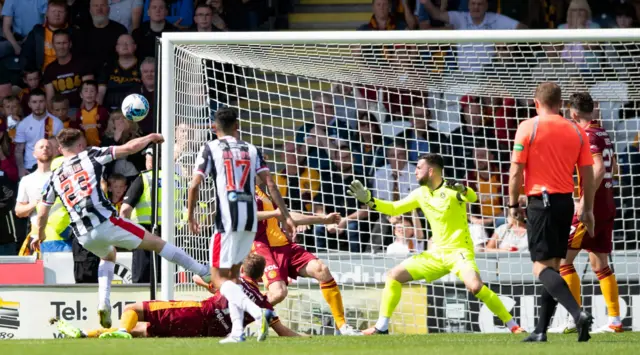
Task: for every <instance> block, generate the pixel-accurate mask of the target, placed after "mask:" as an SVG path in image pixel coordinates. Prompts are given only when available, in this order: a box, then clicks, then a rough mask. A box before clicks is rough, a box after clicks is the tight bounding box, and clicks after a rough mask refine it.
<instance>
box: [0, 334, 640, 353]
mask: <svg viewBox="0 0 640 355" xmlns="http://www.w3.org/2000/svg"><path fill="white" fill-rule="evenodd" d="M524 337H525V336H524V335H509V334H504V335H503V334H500V335H493V334H492V335H488V334H434V335H411V336H409V335H390V336H370V337H339V336H336V337H334V336H325V337H321V336H317V337H310V338H277V337H273V338H269V339H267V341H266V342H264V343H258V342H256V341H255V339H248V340H247V342H246V343H243V344H228V345H219V344H218V340H219V339H213V338H207V339H204V338H198V339H171V338H169V339H133V340H123V339H109V340H106V339H105V340H102V339H56V340H5V341H0V349H1V352H0V353H1V354H2V355H24V354H28V355H57V354H83V355H90V354H104V355H147V354H149V355H170V354H171V355H173V354H224V355H253V354H257V355H272V354H273V355H289V354H291V355H304V354H313V355H318V354H344V355H360V354H381V355H405V354H406V355H419V354H420V355H421V354H435V355H458V354H465V355H471V354H490V355H495V354H512V355H528V354H536V355H540V354H562V355H571V354H580V355H585V354H589V355H592V354H609V355H623V354H638V353H640V332H637V333H622V334H598V335H594V336H593V338H592V339H591V341H589V342H588V343H577V341H576V335H575V334H570V335H550V336H549V342H548V343H546V344H544V343H537V344H524V343H521V342H520V341H521V340H522V339H523V338H524Z"/></svg>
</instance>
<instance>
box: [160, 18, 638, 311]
mask: <svg viewBox="0 0 640 355" xmlns="http://www.w3.org/2000/svg"><path fill="white" fill-rule="evenodd" d="M601 41H614V42H618V41H620V42H625V41H635V42H638V41H640V29H638V28H634V29H585V30H495V31H439V30H438V31H372V32H361V31H351V32H342V31H330V32H225V33H202V32H201V33H190V32H181V33H163V34H162V39H161V51H160V53H161V55H160V57H159V58H158V59H159V60H160V70H158V74H159V75H158V77H157V78H156V80H157V81H158V83H159V89H160V96H159V97H160V100H161V102H160V119H161V133H162V134H163V135H164V137H165V141H166V143H165V144H163V145H162V174H161V178H162V181H163V189H162V191H163V194H164V196H163V198H162V206H161V207H162V210H163V211H165V212H164V213H163V215H162V224H161V232H162V238H163V239H164V240H165V241H167V242H170V243H173V242H174V230H175V220H174V214H173V213H172V212H171V213H170V212H169V211H173V209H174V178H173V176H174V173H175V167H174V162H173V154H174V145H173V142H174V141H175V120H174V116H175V105H174V104H175V102H176V96H177V94H178V93H177V92H176V91H175V81H174V79H175V78H174V77H172V73H173V66H174V58H175V47H176V46H179V45H201V46H206V45H207V44H238V45H242V44H252V45H259V44H265V45H270V44H298V45H305V44H309V45H313V44H320V43H321V44H354V45H356V44H358V43H366V44H381V43H398V44H405V43H406V44H427V43H433V44H444V43H446V44H460V43H507V44H508V43H559V42H601ZM243 64H247V63H240V65H243ZM531 94H532V95H533V93H531ZM161 270H162V277H161V293H160V298H161V299H163V300H170V299H173V297H174V282H175V276H174V275H175V271H176V266H175V265H174V264H172V263H170V262H168V261H167V260H164V259H163V260H162V266H161Z"/></svg>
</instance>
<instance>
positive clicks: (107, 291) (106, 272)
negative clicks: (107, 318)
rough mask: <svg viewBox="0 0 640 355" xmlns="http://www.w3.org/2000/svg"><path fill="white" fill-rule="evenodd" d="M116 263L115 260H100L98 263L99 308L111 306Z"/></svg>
mask: <svg viewBox="0 0 640 355" xmlns="http://www.w3.org/2000/svg"><path fill="white" fill-rule="evenodd" d="M115 267H116V264H115V263H114V262H113V261H107V260H100V264H99V265H98V308H99V309H103V308H104V307H105V306H110V305H111V302H110V300H109V299H110V296H111V283H112V282H113V270H114V269H115Z"/></svg>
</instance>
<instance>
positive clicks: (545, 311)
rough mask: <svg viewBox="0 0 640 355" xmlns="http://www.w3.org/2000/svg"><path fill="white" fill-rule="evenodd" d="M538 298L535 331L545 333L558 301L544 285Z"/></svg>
mask: <svg viewBox="0 0 640 355" xmlns="http://www.w3.org/2000/svg"><path fill="white" fill-rule="evenodd" d="M538 299H539V300H540V311H539V312H538V324H536V330H535V333H537V334H545V333H546V332H547V328H549V324H550V323H551V318H552V317H553V314H554V313H555V311H556V306H557V305H558V301H556V300H555V299H554V298H553V296H551V294H550V293H549V291H547V289H546V288H545V287H543V288H542V294H540V298H538Z"/></svg>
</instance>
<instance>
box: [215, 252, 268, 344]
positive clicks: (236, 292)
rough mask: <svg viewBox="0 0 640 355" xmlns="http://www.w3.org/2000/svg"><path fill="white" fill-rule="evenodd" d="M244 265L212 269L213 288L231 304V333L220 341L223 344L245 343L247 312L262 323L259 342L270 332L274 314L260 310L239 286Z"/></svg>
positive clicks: (258, 336)
mask: <svg viewBox="0 0 640 355" xmlns="http://www.w3.org/2000/svg"><path fill="white" fill-rule="evenodd" d="M241 266H242V264H236V265H233V266H232V267H231V268H230V269H228V268H219V269H218V268H215V267H212V268H211V280H212V282H213V286H214V287H215V288H216V289H218V290H220V293H221V294H222V295H223V296H224V297H225V298H226V299H227V301H228V302H229V316H230V317H231V323H232V325H231V333H230V334H229V336H228V337H227V338H225V339H223V340H221V341H220V343H222V344H226V343H239V342H243V341H244V322H243V321H244V312H247V313H249V314H250V315H251V317H253V318H254V319H255V320H256V321H257V322H260V323H261V325H260V330H259V331H258V335H257V338H258V341H263V340H265V339H266V337H267V335H268V332H269V322H270V321H271V317H272V313H271V312H270V311H269V312H268V311H266V310H264V309H262V308H260V307H259V306H258V305H256V304H255V303H254V302H253V301H251V299H250V298H249V297H247V295H245V293H244V291H243V290H242V287H241V286H240V285H238V282H239V278H240V267H241Z"/></svg>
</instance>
